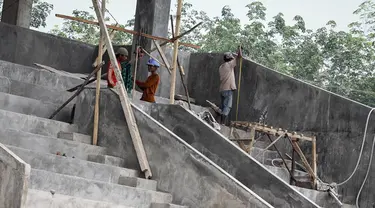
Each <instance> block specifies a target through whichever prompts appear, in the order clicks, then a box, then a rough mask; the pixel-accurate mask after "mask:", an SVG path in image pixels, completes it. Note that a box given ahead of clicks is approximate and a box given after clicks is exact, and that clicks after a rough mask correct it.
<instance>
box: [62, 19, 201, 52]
mask: <svg viewBox="0 0 375 208" xmlns="http://www.w3.org/2000/svg"><path fill="white" fill-rule="evenodd" d="M55 16H56V17H59V18H63V19H69V20H74V21H78V22H83V23H87V24H91V25H99V23H98V22H95V21H91V20H86V19H82V18H78V17H72V16H67V15H62V14H56V15H55ZM106 27H107V28H111V29H113V30H117V31H121V32H125V33H130V34H133V35H140V36H143V37H146V38H150V39H154V40H163V41H166V42H169V43H173V42H174V41H173V40H170V39H168V38H163V37H159V36H153V35H149V34H146V33H140V32H137V31H134V30H128V29H125V28H121V27H118V26H113V25H106ZM180 44H181V45H183V46H186V47H190V48H195V49H199V48H200V46H197V45H194V44H190V43H180Z"/></svg>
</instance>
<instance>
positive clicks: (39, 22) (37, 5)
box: [0, 0, 53, 28]
mask: <svg viewBox="0 0 375 208" xmlns="http://www.w3.org/2000/svg"><path fill="white" fill-rule="evenodd" d="M2 5H3V4H2V2H1V3H0V21H1V12H2ZM5 9H7V8H5ZM52 10H53V5H52V4H49V3H47V2H44V1H40V0H33V6H32V9H31V23H30V25H31V27H34V28H39V27H41V26H42V27H46V26H47V24H46V19H47V17H48V15H50V14H51V11H52Z"/></svg>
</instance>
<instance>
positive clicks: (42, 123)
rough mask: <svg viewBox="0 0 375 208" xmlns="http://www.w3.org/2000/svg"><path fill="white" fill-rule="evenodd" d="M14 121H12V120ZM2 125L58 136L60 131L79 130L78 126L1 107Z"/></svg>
mask: <svg viewBox="0 0 375 208" xmlns="http://www.w3.org/2000/svg"><path fill="white" fill-rule="evenodd" d="M10 121H12V122H10ZM0 126H1V127H2V129H6V128H12V129H18V130H21V131H26V132H31V133H35V134H41V135H46V136H53V137H56V136H57V134H58V133H59V132H60V131H77V126H75V125H70V124H68V123H63V122H60V121H55V120H49V119H45V118H40V117H36V116H31V115H25V114H20V113H15V112H10V111H5V110H1V109H0Z"/></svg>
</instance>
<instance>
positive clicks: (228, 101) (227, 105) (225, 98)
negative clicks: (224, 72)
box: [221, 90, 233, 124]
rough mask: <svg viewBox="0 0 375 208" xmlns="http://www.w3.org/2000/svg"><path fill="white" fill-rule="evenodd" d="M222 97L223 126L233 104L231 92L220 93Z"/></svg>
mask: <svg viewBox="0 0 375 208" xmlns="http://www.w3.org/2000/svg"><path fill="white" fill-rule="evenodd" d="M221 97H222V112H223V113H222V121H221V122H222V123H223V124H225V123H226V120H227V118H228V115H229V112H230V110H231V109H232V102H233V91H231V90H227V91H222V92H221Z"/></svg>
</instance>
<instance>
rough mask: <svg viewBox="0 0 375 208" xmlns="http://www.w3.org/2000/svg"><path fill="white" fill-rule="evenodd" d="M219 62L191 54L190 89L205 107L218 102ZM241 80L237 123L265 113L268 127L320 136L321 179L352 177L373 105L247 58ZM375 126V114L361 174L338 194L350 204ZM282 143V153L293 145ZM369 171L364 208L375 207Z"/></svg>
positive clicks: (212, 56) (219, 58)
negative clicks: (319, 86) (337, 93)
mask: <svg viewBox="0 0 375 208" xmlns="http://www.w3.org/2000/svg"><path fill="white" fill-rule="evenodd" d="M221 63H222V55H221V54H192V55H191V58H190V69H189V91H190V93H191V96H192V97H194V98H195V99H196V100H197V102H198V103H200V104H205V103H204V102H205V100H206V99H208V100H211V101H214V102H215V103H216V104H219V103H220V97H219V94H218V88H219V74H218V68H219V66H220V64H221ZM237 71H238V70H237ZM237 75H238V74H237ZM242 76H243V78H242V86H241V95H240V96H241V97H240V98H241V99H240V105H239V120H247V121H255V122H257V121H259V118H260V117H261V115H262V114H264V115H265V117H266V119H265V121H266V123H267V124H268V125H271V126H274V127H281V128H285V129H289V130H290V131H299V132H304V133H305V134H306V135H312V134H316V135H317V151H318V175H319V177H321V178H322V179H323V180H324V181H327V182H342V181H343V180H345V179H346V178H347V177H348V176H349V175H350V174H351V173H352V171H353V169H354V167H355V165H356V162H357V158H358V155H359V150H360V147H361V143H362V138H363V133H364V132H363V131H364V128H365V122H366V118H367V115H368V113H369V111H370V109H371V108H370V107H368V106H365V105H362V104H359V103H357V102H355V101H352V100H349V99H346V98H343V97H341V96H338V95H336V94H333V93H330V92H327V91H325V90H322V89H320V88H318V87H315V86H312V85H309V84H306V83H304V82H301V81H299V80H296V79H294V78H291V77H289V76H286V75H283V74H280V73H278V72H276V71H274V70H271V69H268V68H266V67H263V66H261V65H258V64H256V63H254V62H251V61H249V60H244V62H243V70H242ZM236 80H238V79H237V78H236ZM216 92H217V93H216ZM235 94H237V92H236V93H235ZM235 101H236V96H235V98H234V101H233V106H234V108H233V109H232V118H234V116H235V115H234V112H235V103H236V102H235ZM374 124H375V118H374V116H372V118H371V119H370V124H369V130H368V134H367V137H366V143H365V149H364V154H363V160H362V162H361V163H360V166H359V169H358V171H357V173H356V174H355V175H354V177H353V178H352V179H351V180H350V181H349V182H348V183H347V184H345V185H344V186H342V187H340V194H342V195H343V200H344V202H346V203H351V204H353V203H354V201H355V196H356V194H357V192H358V190H359V188H360V185H361V183H362V181H363V179H364V176H365V173H366V170H367V164H368V161H369V155H370V150H371V144H372V139H373V133H374ZM278 145H279V146H280V148H281V147H284V150H287V149H288V148H286V147H289V144H288V143H287V142H286V141H282V142H280V143H278ZM303 146H304V151H305V152H307V155H309V153H310V148H311V146H310V144H309V143H304V145H303ZM289 153H290V152H289ZM370 173H371V174H370V176H369V179H368V182H367V184H366V185H365V187H364V190H363V192H362V195H361V197H360V201H361V207H371V206H373V205H374V204H375V195H374V194H373V193H375V186H373V181H374V180H375V160H373V164H372V168H371V172H370Z"/></svg>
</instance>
